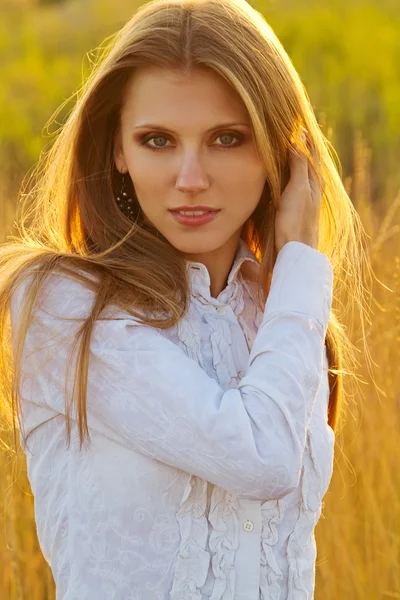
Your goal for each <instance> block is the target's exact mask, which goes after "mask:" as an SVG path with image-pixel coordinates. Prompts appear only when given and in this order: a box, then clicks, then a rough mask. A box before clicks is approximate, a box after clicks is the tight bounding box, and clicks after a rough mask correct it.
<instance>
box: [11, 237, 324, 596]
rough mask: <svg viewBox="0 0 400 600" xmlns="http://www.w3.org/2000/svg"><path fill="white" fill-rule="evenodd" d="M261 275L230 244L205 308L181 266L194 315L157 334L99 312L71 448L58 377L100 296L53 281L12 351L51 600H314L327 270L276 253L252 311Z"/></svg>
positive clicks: (199, 279)
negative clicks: (82, 423)
mask: <svg viewBox="0 0 400 600" xmlns="http://www.w3.org/2000/svg"><path fill="white" fill-rule="evenodd" d="M258 268H259V262H258V260H257V258H256V256H255V255H254V254H253V253H252V252H251V250H250V249H249V247H248V246H247V245H246V243H245V242H244V241H243V240H241V242H240V247H239V248H238V252H237V254H236V256H235V260H234V263H233V265H232V268H231V271H230V273H229V277H228V280H227V285H226V287H225V289H224V290H222V291H221V293H220V294H219V296H218V298H213V297H212V296H211V294H210V278H209V273H208V270H207V268H206V267H205V265H203V264H202V263H197V262H190V261H187V269H188V273H189V278H190V279H189V281H190V284H191V304H190V310H189V313H188V315H187V316H186V317H185V318H184V319H183V320H182V321H181V322H180V323H179V324H178V325H176V326H175V327H173V328H170V329H168V330H161V329H157V328H154V327H149V326H144V325H140V324H139V322H138V321H137V319H135V318H134V317H132V316H131V315H129V313H125V312H122V311H121V310H120V309H118V310H117V311H115V308H118V307H114V312H113V310H112V309H113V307H107V309H106V313H107V311H109V312H108V316H112V318H109V319H98V320H97V321H96V324H95V328H94V333H93V338H92V340H91V350H90V360H89V378H88V390H87V403H88V405H87V406H88V408H87V410H88V425H89V431H90V435H91V445H90V446H84V447H83V448H82V450H81V451H80V450H79V439H78V434H77V426H76V421H75V420H73V421H72V435H71V444H70V447H69V448H67V445H66V433H65V416H64V415H65V402H64V399H65V393H64V386H65V385H67V386H68V385H72V379H71V380H69V379H68V377H67V376H66V375H65V367H66V364H67V360H68V357H69V354H70V352H71V350H72V344H71V341H72V338H73V334H74V332H75V331H76V328H77V327H78V326H79V324H80V323H81V321H79V319H82V318H84V317H86V316H87V315H88V313H89V309H90V307H91V304H92V301H93V298H94V294H93V292H92V291H90V290H89V289H88V288H87V287H85V286H84V285H83V284H81V283H80V282H77V281H75V280H74V279H72V278H70V277H68V276H65V275H60V274H58V275H56V274H53V275H52V276H51V280H50V283H49V284H48V286H47V287H46V289H45V294H44V295H43V296H42V298H41V303H40V306H39V307H38V308H37V310H36V311H35V314H34V320H33V321H32V324H31V326H30V328H29V331H28V336H27V338H26V342H25V346H24V359H23V371H22V378H21V395H22V420H21V423H20V428H21V438H20V439H21V443H22V444H23V449H24V451H25V454H26V459H27V469H28V477H29V480H30V484H31V488H32V492H33V495H34V508H35V520H36V526H37V535H38V540H39V543H40V546H41V549H42V552H43V555H44V558H45V559H46V561H47V562H48V563H49V565H50V567H51V570H52V573H53V576H54V580H55V583H56V593H57V600H167V599H168V600H202V599H204V598H206V599H211V600H305V599H306V598H307V599H309V600H310V599H311V598H313V595H314V585H315V560H316V544H315V536H314V528H315V525H316V523H317V521H318V519H319V517H320V513H321V508H322V499H323V497H324V494H325V492H326V490H327V488H328V485H329V482H330V479H331V476H332V468H333V453H334V440H335V436H334V432H333V430H332V429H331V427H330V426H329V425H328V422H327V407H328V398H329V388H328V371H327V369H328V363H327V356H326V347H325V335H326V329H327V325H328V320H329V315H330V310H331V301H332V277H333V276H332V267H331V264H330V262H329V260H328V257H327V256H326V255H325V254H322V253H320V252H319V251H317V250H315V249H313V248H311V247H310V246H308V245H306V244H303V243H301V242H295V241H293V242H289V243H287V244H286V245H285V246H284V247H283V248H282V249H281V251H280V252H279V254H278V257H277V261H276V264H275V267H274V271H273V277H272V282H271V289H270V293H269V296H268V299H267V302H266V305H265V310H263V311H261V310H260V309H259V308H257V305H256V301H255V285H256V283H255V282H254V280H252V277H251V276H249V274H251V273H252V274H254V273H255V272H256V270H257V269H258ZM246 274H247V275H246ZM23 293H24V284H20V286H19V287H18V288H17V290H16V291H15V292H14V295H13V297H12V302H11V318H12V331H13V332H14V331H15V330H16V327H17V317H18V314H19V305H20V301H21V298H22V297H23ZM110 311H111V312H110ZM111 313H112V315H111ZM71 317H73V318H75V319H77V320H76V321H74V320H68V319H70V318H71ZM37 426H38V427H37ZM35 427H37V428H36V429H35V430H34V431H33V432H32V435H31V436H30V437H29V439H28V442H27V444H26V445H25V444H24V443H23V440H22V432H23V433H24V434H25V435H27V434H28V433H29V432H30V431H32V430H33V429H34V428H35Z"/></svg>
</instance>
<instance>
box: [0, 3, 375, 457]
mask: <svg viewBox="0 0 400 600" xmlns="http://www.w3.org/2000/svg"><path fill="white" fill-rule="evenodd" d="M108 40H109V43H108V44H106V45H105V46H103V47H100V48H101V51H99V53H98V56H97V59H96V61H95V62H94V65H93V69H92V70H91V73H90V75H89V76H88V77H87V79H86V81H84V82H83V83H82V85H81V87H80V88H79V90H78V91H77V92H76V94H74V96H75V98H74V105H73V108H72V109H71V110H70V112H69V113H68V115H67V118H66V120H65V123H64V124H63V126H62V127H61V129H60V131H59V132H58V134H57V136H55V139H54V141H53V142H52V144H51V145H50V148H49V149H47V150H46V151H43V152H42V154H41V155H40V157H39V160H38V162H37V165H36V166H35V169H34V170H33V172H32V173H31V174H30V175H29V178H27V181H26V179H24V182H23V184H22V186H21V190H20V195H21V198H20V201H23V204H22V205H21V206H22V214H21V215H20V216H19V219H18V220H17V226H18V236H13V237H12V238H11V240H9V241H8V242H6V243H4V244H2V245H1V246H0V338H1V340H2V344H1V350H0V402H1V408H2V413H3V418H4V419H6V422H7V423H9V424H10V425H12V426H13V428H14V434H15V432H16V417H17V416H18V417H19V416H20V410H21V408H20V397H19V393H20V387H19V379H20V374H21V366H22V365H21V361H22V358H21V357H22V353H23V344H24V339H25V336H26V333H27V330H28V328H29V325H30V322H31V319H32V316H33V311H34V307H35V303H36V302H37V300H38V297H39V293H40V291H41V290H42V289H43V287H44V285H45V282H46V280H47V278H48V277H49V276H50V275H51V274H52V273H55V272H57V273H65V274H69V276H73V277H76V278H77V279H79V280H81V281H82V280H83V281H85V282H87V284H88V285H90V286H92V289H93V291H94V293H95V302H94V303H93V307H92V310H91V313H90V315H89V316H88V318H87V319H86V320H84V322H83V323H82V327H80V329H79V331H78V334H77V337H76V340H75V341H76V343H78V341H79V343H80V348H79V361H78V363H77V369H76V377H77V381H78V387H77V390H78V392H77V395H76V398H75V400H74V402H75V403H76V409H77V413H76V414H77V424H78V430H79V439H80V443H81V446H82V444H83V442H84V440H85V439H86V438H87V439H90V436H89V430H88V425H87V417H86V391H87V376H88V363H89V359H88V357H89V351H90V338H91V334H92V331H93V327H94V325H95V322H96V319H98V318H99V316H100V315H101V313H102V311H103V310H104V309H105V308H106V307H107V306H108V305H110V304H113V305H117V306H118V307H120V308H121V309H122V310H126V311H128V312H129V313H130V314H132V315H134V316H135V317H136V318H138V319H139V320H140V321H141V322H142V323H145V324H146V325H152V326H155V327H161V328H169V327H171V326H173V325H175V324H176V323H177V322H178V321H179V320H180V319H182V318H183V317H184V316H185V315H186V313H187V310H188V307H189V303H190V287H189V281H188V274H187V271H186V269H185V261H184V259H183V257H182V255H181V254H180V253H179V252H178V251H177V250H176V249H175V248H174V247H173V246H172V245H171V244H170V243H169V242H168V240H166V239H165V238H164V236H162V235H161V234H160V233H159V232H158V231H157V230H156V229H155V228H154V227H153V226H152V225H151V224H150V223H148V222H147V221H146V219H145V217H144V215H143V213H142V211H141V208H140V206H139V204H138V202H137V200H136V201H135V203H134V205H133V207H134V219H133V220H130V219H128V218H127V217H126V216H125V215H124V214H123V213H122V212H121V210H120V209H119V207H118V205H117V203H116V201H115V198H116V196H117V195H118V192H119V188H120V174H119V172H118V171H117V168H116V165H115V162H114V158H113V144H114V140H115V139H116V135H117V133H118V132H119V128H120V109H121V106H122V103H123V99H124V91H125V89H126V85H127V82H128V81H129V80H130V77H131V76H132V74H133V73H134V71H135V69H137V68H140V67H146V66H154V65H157V66H161V67H165V68H166V69H174V70H175V69H178V70H180V71H181V72H182V73H184V74H190V73H191V72H192V71H193V70H194V69H196V68H208V69H212V70H213V71H214V72H215V73H218V74H219V75H220V77H222V78H224V79H225V80H226V81H227V82H229V84H230V85H231V86H232V88H233V89H234V90H235V91H236V92H237V93H238V94H239V96H240V97H241V99H242V101H243V103H244V104H245V106H246V108H247V110H248V113H249V116H250V119H251V123H252V128H253V134H254V140H255V144H256V146H257V149H258V151H259V154H260V157H261V158H262V160H263V161H264V163H265V167H266V172H267V177H266V184H265V186H264V189H263V192H262V194H261V196H260V199H259V202H258V205H257V207H256V209H255V210H254V212H253V214H252V215H251V217H250V218H249V219H248V220H247V222H246V223H245V224H244V227H243V231H242V238H243V239H244V240H245V241H246V242H247V244H248V245H249V247H250V249H251V250H252V251H253V252H254V253H255V254H256V256H257V258H258V259H259V261H260V264H261V268H260V281H259V283H260V285H259V289H260V296H259V304H260V306H261V307H262V308H263V307H264V303H265V300H266V298H267V297H268V293H269V289H270V283H271V276H272V271H273V267H274V264H275V260H276V250H275V243H274V220H275V214H276V210H277V207H278V206H279V199H280V196H281V194H282V191H283V189H284V187H285V185H286V184H287V182H288V176H289V170H288V165H289V152H290V148H291V147H292V143H293V142H294V143H295V144H297V145H298V148H300V150H302V151H303V152H305V153H306V154H307V156H308V158H309V160H310V164H311V168H312V169H313V171H314V173H315V175H316V177H317V178H318V180H319V183H320V185H321V188H322V190H323V197H322V208H321V219H320V242H319V248H318V249H319V250H320V251H321V252H323V253H325V254H326V255H327V256H328V258H329V260H330V262H331V264H332V267H333V274H334V289H333V307H332V311H331V315H330V321H329V324H328V329H327V335H326V346H327V354H328V363H329V386H330V397H329V406H328V423H329V425H330V426H331V427H332V429H333V430H334V431H335V430H336V428H337V426H338V423H339V417H340V415H341V413H342V412H343V411H342V410H341V407H343V406H344V400H345V392H344V387H343V382H342V380H343V376H344V375H345V374H348V373H350V374H351V373H352V368H353V366H354V364H355V362H357V361H356V359H355V353H354V349H353V348H354V347H353V344H352V343H351V341H350V337H349V334H348V323H347V322H346V318H347V314H348V312H349V311H350V312H352V311H354V308H356V307H357V308H358V309H359V312H360V315H361V322H362V325H363V327H362V335H363V339H364V341H365V337H366V336H365V330H364V319H365V316H364V313H365V311H366V297H367V294H368V289H369V287H368V285H366V283H367V279H368V277H369V276H370V273H371V270H372V269H371V265H370V263H369V259H368V254H367V252H366V250H365V242H366V237H367V236H366V233H365V231H364V229H363V226H362V224H361V221H360V217H359V215H358V213H357V212H356V210H355V208H354V207H353V204H352V202H351V200H350V198H349V196H348V195H347V192H346V190H345V188H344V185H343V183H342V180H341V173H340V171H341V166H340V162H339V160H338V157H337V154H336V152H335V150H334V149H333V147H332V145H331V144H330V142H329V140H328V139H327V138H326V137H325V136H324V135H323V133H322V132H321V129H320V127H319V125H318V122H317V120H316V117H315V114H314V111H313V108H312V106H311V102H310V100H309V98H308V96H307V93H306V91H305V89H304V86H303V85H302V83H301V80H300V77H299V75H298V74H297V72H296V70H295V68H294V66H293V64H292V62H291V60H290V59H289V57H288V55H287V53H286V52H285V50H284V48H283V47H282V45H281V43H280V42H279V40H278V39H277V37H276V35H275V34H274V33H273V31H272V30H271V28H270V26H269V25H268V24H267V22H266V21H265V19H264V18H263V17H262V15H261V14H260V13H258V12H257V11H256V10H254V9H253V8H252V7H251V6H250V5H249V4H247V2H245V1H244V0H156V1H153V2H149V3H147V4H145V5H143V6H142V7H141V8H140V9H139V10H138V11H137V12H136V13H135V14H134V15H133V16H132V18H131V19H130V20H129V21H128V22H127V23H126V24H125V25H124V26H123V27H122V29H121V30H120V31H118V32H117V33H116V34H115V35H114V36H112V37H111V38H108ZM64 105H65V103H64ZM64 105H62V106H61V107H60V110H61V108H63V106H64ZM56 117H57V113H56V114H55V116H54V118H56ZM302 127H303V128H305V129H306V130H307V132H308V138H309V140H310V141H311V144H312V145H313V147H314V148H315V150H316V156H317V159H318V160H319V161H320V165H316V164H315V162H314V159H313V156H312V153H310V151H309V149H308V147H307V145H306V144H304V143H303V141H302V138H301V135H300V134H301V128H302ZM335 160H336V163H335ZM319 174H320V176H319ZM25 184H29V185H25ZM133 185H134V182H133ZM25 187H29V190H28V191H25ZM131 191H133V193H134V190H131ZM270 199H272V203H269V200H270ZM32 268H34V269H35V277H34V278H32V281H31V283H30V285H29V286H28V287H27V288H26V294H25V297H24V305H23V309H22V310H21V312H20V314H19V321H18V323H19V327H18V332H17V333H18V336H17V344H16V350H15V352H14V353H13V349H12V346H13V344H12V337H11V318H10V302H11V298H12V295H13V293H14V291H15V290H16V288H17V286H18V285H19V284H20V283H21V281H22V279H23V278H24V277H25V275H26V273H27V272H28V271H29V270H30V269H32ZM86 275H87V277H86ZM93 275H94V276H95V277H94V279H93V277H92V276H93ZM160 317H162V318H160ZM70 408H71V407H69V409H68V410H67V411H66V425H67V428H66V429H67V437H68V440H69V439H70V431H71V419H70V412H69V411H70Z"/></svg>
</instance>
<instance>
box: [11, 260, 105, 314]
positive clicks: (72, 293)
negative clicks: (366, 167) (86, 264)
mask: <svg viewBox="0 0 400 600" xmlns="http://www.w3.org/2000/svg"><path fill="white" fill-rule="evenodd" d="M41 277H43V270H42V269H41V268H40V267H38V266H34V267H30V268H28V269H27V270H26V271H25V272H24V273H23V275H22V277H21V278H20V281H19V283H18V284H17V286H16V288H15V289H14V292H13V294H12V297H11V302H10V309H11V313H12V315H14V316H17V315H19V314H20V311H21V310H22V309H23V304H24V302H25V300H27V297H28V295H30V294H31V293H33V292H34V291H35V289H36V286H37V284H39V281H40V279H41ZM84 278H86V279H87V283H85V282H84ZM95 281H96V280H95V277H94V276H93V275H91V274H88V273H85V272H83V271H82V270H80V271H77V272H76V275H75V274H74V273H72V272H70V273H67V272H61V271H53V272H48V273H47V274H46V275H45V277H44V279H43V281H42V282H41V285H40V286H39V289H38V294H37V298H36V301H35V304H34V311H35V312H38V313H40V314H42V315H43V316H45V315H47V316H48V317H53V318H62V317H63V316H66V315H68V316H69V317H74V316H75V317H78V316H79V317H82V316H83V315H84V314H87V315H89V314H90V310H91V308H92V304H93V302H94V299H95ZM93 284H94V285H93Z"/></svg>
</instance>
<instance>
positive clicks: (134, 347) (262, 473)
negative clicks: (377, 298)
mask: <svg viewBox="0 0 400 600" xmlns="http://www.w3.org/2000/svg"><path fill="white" fill-rule="evenodd" d="M331 299H332V268H331V265H330V263H329V261H328V258H327V256H326V255H324V254H322V253H320V252H318V251H317V250H315V249H313V248H311V247H310V246H307V245H306V244H303V243H301V242H289V243H287V244H285V246H283V248H282V249H281V251H280V252H279V255H278V258H277V262H276V265H275V268H274V273H273V278H272V283H271V290H270V294H269V297H268V300H267V303H266V308H265V312H264V316H263V321H262V324H261V326H260V328H259V331H258V334H257V336H256V338H255V341H254V344H253V347H252V350H251V353H250V356H249V361H248V366H247V371H246V373H245V376H244V377H243V379H242V380H241V382H240V384H239V386H238V387H237V388H234V389H229V390H227V391H223V389H222V388H221V387H220V386H219V384H218V383H217V382H216V381H215V380H214V379H213V378H211V377H209V376H208V375H207V374H206V373H205V372H204V370H203V369H202V368H201V367H200V366H199V365H198V363H197V362H196V361H195V360H192V359H191V358H189V357H188V356H187V355H186V354H185V353H184V351H183V350H181V349H180V348H179V347H178V346H177V345H175V344H174V343H172V342H171V341H169V340H167V339H166V338H165V337H163V336H162V335H161V334H160V333H159V332H158V331H157V330H156V329H154V328H152V327H147V326H143V325H139V324H138V323H137V322H136V321H135V320H134V319H133V318H124V319H113V320H98V321H97V322H96V325H95V329H94V333H93V338H92V340H91V349H90V361H89V377H88V389H87V412H88V425H89V427H90V428H91V429H93V430H96V431H98V432H100V433H101V434H103V435H106V436H110V437H112V438H113V439H116V440H118V441H119V442H120V443H121V444H123V445H125V446H126V447H128V448H130V449H132V450H134V451H136V452H139V453H142V454H144V455H146V456H148V457H152V458H154V459H157V460H159V461H162V462H164V463H167V464H168V465H172V466H174V467H177V468H180V469H183V470H185V471H187V472H189V473H192V474H195V475H198V476H200V477H203V478H204V479H207V480H208V481H210V482H212V483H214V484H217V485H219V486H221V487H223V488H225V489H227V490H230V491H231V492H233V493H234V494H236V495H238V496H240V497H243V498H249V499H256V500H260V499H261V500H265V499H272V498H279V497H282V496H284V495H285V494H287V493H289V492H291V491H292V490H293V489H295V488H296V487H297V485H298V481H299V477H300V472H301V465H302V457H303V453H304V449H305V443H306V431H307V427H308V422H309V418H310V414H311V411H312V408H313V404H314V401H315V398H316V394H317V391H318V387H319V385H320V382H321V377H322V373H323V353H324V351H325V350H324V341H325V334H326V329H327V325H328V320H329V314H330V308H331ZM92 301H93V292H91V291H89V290H88V289H87V288H85V287H84V286H83V285H81V284H79V283H77V282H74V281H72V280H71V279H69V278H68V277H63V276H61V277H60V276H58V277H57V276H54V286H53V285H52V289H51V290H50V293H49V294H47V295H46V302H45V303H44V305H43V306H41V307H40V310H37V311H36V312H35V316H34V320H33V322H32V324H31V326H30V329H29V332H28V336H27V338H26V341H25V346H24V358H23V367H22V382H21V393H22V401H24V399H26V400H31V401H33V402H35V403H36V404H41V403H42V404H44V405H47V406H49V407H51V408H52V409H53V410H55V411H57V412H59V413H63V414H65V406H64V384H65V368H66V364H67V361H68V358H69V354H70V351H71V347H72V346H71V342H72V339H73V335H74V333H75V331H76V328H77V327H78V326H79V325H80V324H81V323H82V321H76V322H74V321H66V319H69V318H71V317H81V318H86V316H87V315H88V313H89V309H90V304H91V302H92ZM17 315H18V306H17V300H16V299H15V301H14V298H13V302H12V323H13V327H14V326H15V324H16V316H17ZM52 340H53V341H52ZM71 383H72V382H71Z"/></svg>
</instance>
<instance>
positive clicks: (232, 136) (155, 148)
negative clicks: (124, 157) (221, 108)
mask: <svg viewBox="0 0 400 600" xmlns="http://www.w3.org/2000/svg"><path fill="white" fill-rule="evenodd" d="M244 137H245V136H244V135H243V134H242V133H239V132H234V133H233V132H228V131H227V132H224V133H221V134H220V135H219V136H218V137H217V138H216V139H217V140H218V139H222V140H225V141H226V140H227V139H228V141H229V140H232V139H234V140H236V143H234V144H229V143H228V144H225V143H222V144H216V145H217V146H218V147H219V149H222V150H225V149H229V148H235V147H236V146H240V144H241V143H242V142H243V139H244ZM152 140H154V141H155V144H154V145H153V144H149V142H150V141H152ZM160 140H166V141H168V138H167V136H165V135H154V134H153V135H150V136H145V137H144V138H142V139H141V141H140V145H141V146H143V147H144V148H148V149H149V150H153V151H155V152H158V151H159V150H164V149H165V148H168V146H167V144H166V143H164V144H162V145H158V142H159V141H160Z"/></svg>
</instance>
